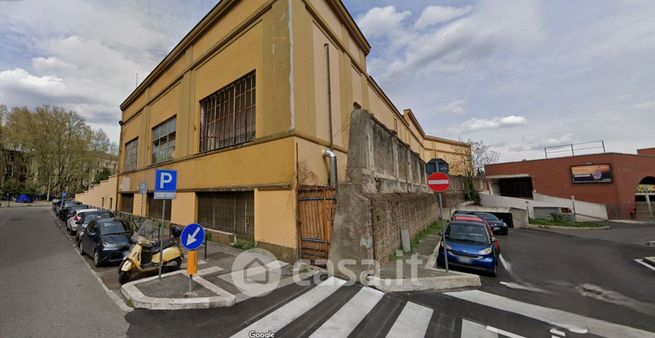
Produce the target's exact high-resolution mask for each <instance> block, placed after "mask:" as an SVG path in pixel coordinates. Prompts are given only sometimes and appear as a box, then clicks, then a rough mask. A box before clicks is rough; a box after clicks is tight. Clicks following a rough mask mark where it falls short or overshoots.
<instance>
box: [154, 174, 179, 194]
mask: <svg viewBox="0 0 655 338" xmlns="http://www.w3.org/2000/svg"><path fill="white" fill-rule="evenodd" d="M176 189H177V171H176V170H163V169H157V171H156V172H155V191H166V192H174V191H175V190H176Z"/></svg>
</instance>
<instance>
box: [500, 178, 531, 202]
mask: <svg viewBox="0 0 655 338" xmlns="http://www.w3.org/2000/svg"><path fill="white" fill-rule="evenodd" d="M498 190H499V192H500V196H507V197H516V198H529V199H532V191H533V190H534V188H533V186H532V178H531V177H512V178H501V179H498Z"/></svg>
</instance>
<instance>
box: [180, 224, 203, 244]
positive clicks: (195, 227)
mask: <svg viewBox="0 0 655 338" xmlns="http://www.w3.org/2000/svg"><path fill="white" fill-rule="evenodd" d="M180 240H181V242H182V246H183V247H185V248H186V249H187V250H197V249H198V248H199V247H200V246H201V245H202V243H203V242H204V241H205V229H203V228H202V225H200V224H198V223H191V224H189V225H187V226H185V227H184V229H183V230H182V235H180Z"/></svg>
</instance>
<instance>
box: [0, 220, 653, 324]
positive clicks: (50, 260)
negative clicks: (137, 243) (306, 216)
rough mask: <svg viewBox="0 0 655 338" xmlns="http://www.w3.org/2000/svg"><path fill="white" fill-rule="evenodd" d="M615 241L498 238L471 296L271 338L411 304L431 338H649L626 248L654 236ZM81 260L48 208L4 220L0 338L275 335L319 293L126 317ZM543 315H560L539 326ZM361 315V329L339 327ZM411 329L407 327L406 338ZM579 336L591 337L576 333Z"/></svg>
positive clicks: (327, 315) (647, 311)
mask: <svg viewBox="0 0 655 338" xmlns="http://www.w3.org/2000/svg"><path fill="white" fill-rule="evenodd" d="M653 226H655V225H653ZM635 229H636V230H635ZM639 229H641V230H642V231H644V232H643V233H642V234H640V233H639V231H640V230H639ZM624 230H625V231H624ZM614 231H615V233H612V232H604V233H594V234H590V233H582V234H581V235H577V232H572V233H566V232H564V233H562V232H554V231H536V230H512V231H511V233H510V235H509V236H507V237H504V236H500V237H499V239H500V241H501V246H502V250H503V257H504V260H505V263H506V264H505V266H507V267H508V268H509V269H505V268H501V269H499V273H498V276H497V277H495V278H494V277H488V276H483V277H482V283H483V285H482V287H481V288H480V290H478V291H476V290H473V291H467V290H455V291H454V292H450V293H440V292H434V291H421V292H402V293H388V294H384V295H382V296H380V299H379V301H376V302H373V303H371V304H370V306H369V307H368V308H367V307H365V306H364V304H365V303H366V302H367V301H368V302H370V295H369V296H367V298H361V299H360V298H357V297H360V296H359V295H361V294H362V293H364V294H374V293H375V292H377V291H375V292H373V293H371V292H372V291H367V292H363V289H364V288H363V287H362V286H361V285H351V286H347V285H346V286H342V287H339V288H338V289H337V290H335V291H334V292H333V293H331V294H330V295H329V296H328V297H327V298H325V299H323V300H319V301H314V300H312V299H311V298H308V299H305V302H306V303H309V304H315V306H312V307H311V308H307V309H305V310H303V311H302V313H299V314H298V317H294V318H293V319H290V320H289V322H288V323H286V324H285V325H284V326H283V327H280V331H279V332H278V333H279V334H278V336H294V337H296V336H298V337H304V336H309V335H310V334H312V333H313V332H315V331H316V330H319V329H320V328H325V327H326V325H327V327H328V329H335V328H336V329H339V327H340V326H347V325H350V327H349V328H348V330H350V331H348V332H350V336H352V337H354V336H385V335H386V334H387V333H388V332H390V331H391V330H392V329H394V327H396V326H397V324H398V323H402V322H403V313H404V311H405V310H406V308H407V307H408V306H409V305H412V306H414V307H415V308H419V309H422V310H421V311H424V312H425V311H427V312H428V313H429V315H428V316H427V317H425V318H424V322H423V324H424V326H423V328H422V329H421V330H424V332H425V336H428V337H433V336H435V337H436V336H438V337H468V336H477V335H479V336H481V337H487V336H489V337H498V336H515V337H519V336H523V337H557V335H556V333H557V332H560V333H565V334H566V335H565V336H566V337H582V336H584V337H588V336H627V333H631V334H632V336H633V337H643V336H648V335H649V334H648V332H645V333H644V331H638V330H632V329H630V328H638V329H641V330H646V331H650V332H655V304H654V302H655V288H654V287H653V286H652V285H655V283H654V282H655V271H652V270H649V269H647V268H646V267H643V266H641V265H639V264H637V263H636V262H634V259H636V258H641V257H644V256H647V255H655V252H654V251H655V249H654V248H652V247H646V246H643V245H637V244H634V243H638V241H637V240H638V239H639V238H640V237H647V236H650V233H651V232H650V231H652V228H650V227H639V226H628V227H626V228H617V229H615V230H614ZM624 232H627V233H624ZM603 236H605V237H603ZM85 261H86V263H88V262H89V260H88V259H86V258H84V259H80V256H79V254H78V253H77V251H76V250H75V249H74V248H73V245H72V241H71V240H70V239H69V238H68V236H67V235H66V234H65V233H64V232H63V227H62V226H61V225H59V226H57V225H56V223H55V221H54V218H53V216H52V215H51V214H50V211H49V209H46V208H29V209H25V208H12V209H5V208H2V209H0V276H1V277H0V290H1V291H0V295H1V297H0V337H94V336H97V337H119V336H128V337H170V336H194V337H229V336H232V335H234V334H239V335H243V332H241V331H242V330H245V329H248V328H249V327H251V326H253V325H254V326H257V325H259V326H260V327H264V328H265V327H267V325H272V324H273V323H275V322H276V321H277V320H279V318H278V319H275V320H271V319H270V318H269V317H270V316H271V315H273V314H275V313H276V311H280V309H283V307H284V306H285V305H289V304H292V305H293V304H296V303H294V302H298V304H300V305H302V304H303V302H302V300H303V298H305V297H310V295H311V294H312V292H313V291H312V290H314V289H316V288H318V287H317V286H316V285H315V284H314V285H309V286H300V285H295V284H292V285H289V286H286V287H284V288H281V289H278V290H276V291H274V292H272V293H271V294H269V295H267V296H265V297H260V298H252V299H249V300H247V301H245V302H242V303H238V304H236V305H235V306H233V307H230V308H218V309H207V310H188V311H147V310H139V309H137V310H134V311H131V312H129V313H125V312H123V311H122V310H120V309H119V307H118V306H117V305H116V304H115V303H114V302H113V301H112V300H111V299H110V298H109V297H108V296H107V294H106V293H105V291H104V289H103V288H102V286H101V284H100V283H99V282H98V280H97V279H96V277H95V276H94V271H95V272H96V273H98V274H99V275H100V276H101V278H103V276H104V275H103V274H106V275H107V276H106V277H107V278H103V280H106V279H107V280H110V281H111V283H109V287H110V288H112V289H114V288H116V285H113V284H112V283H114V282H115V281H114V280H115V267H107V268H100V269H90V268H89V266H88V264H85ZM364 291H366V290H364ZM353 299H356V300H357V301H351V300H353ZM299 301H300V302H299ZM287 307H288V306H287ZM294 307H295V305H294V306H293V307H291V308H290V309H293V308H294ZM542 307H546V308H549V309H556V310H561V311H555V310H547V311H546V315H544V312H543V308H542ZM284 311H285V313H286V312H288V311H289V309H286V310H284ZM555 312H557V313H555ZM417 313H420V311H419V312H412V314H417ZM286 314H287V315H288V313H286ZM339 316H341V317H339ZM357 316H361V320H358V321H355V322H353V323H351V324H348V323H345V322H347V321H348V320H347V319H350V318H353V317H357ZM549 316H550V317H549ZM282 317H284V316H282ZM333 318H341V320H338V321H334V322H331V320H332V319H333ZM344 320H345V322H344ZM418 321H419V319H418V316H409V325H410V326H409V327H410V328H411V327H414V326H416V325H417V323H418ZM585 321H586V322H585ZM326 323H327V324H326ZM328 324H329V325H328ZM617 324H618V325H617ZM333 326H334V327H333ZM577 326H580V327H585V328H594V329H593V330H589V332H576V327H577ZM341 328H342V329H343V327H341ZM594 330H595V331H594ZM612 330H614V331H612ZM616 330H618V331H616ZM622 330H623V331H622ZM626 330H627V331H626ZM628 331H629V332H628ZM401 332H404V331H401ZM553 332H555V333H553ZM617 332H618V334H617ZM623 332H626V335H623V334H622V333H623ZM404 333H406V334H405V335H404V336H409V335H410V333H411V332H409V331H407V332H404ZM612 333H614V334H612ZM419 336H422V335H420V334H419ZM652 336H653V337H655V334H653V335H652Z"/></svg>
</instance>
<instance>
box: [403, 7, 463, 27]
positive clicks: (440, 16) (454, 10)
mask: <svg viewBox="0 0 655 338" xmlns="http://www.w3.org/2000/svg"><path fill="white" fill-rule="evenodd" d="M472 10H473V7H472V6H464V7H448V6H428V7H425V9H423V12H421V16H419V18H418V19H417V20H416V22H414V27H415V28H417V29H424V28H427V27H430V26H434V25H438V24H441V23H444V22H448V21H451V20H453V19H457V18H460V17H462V16H464V15H466V14H468V13H470V12H471V11H472Z"/></svg>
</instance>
